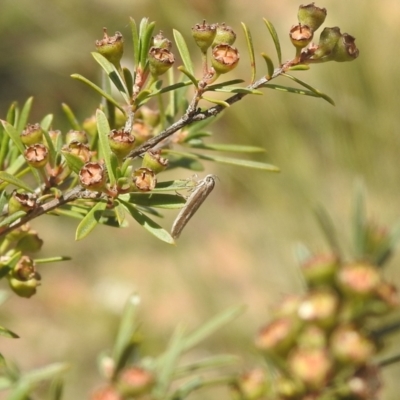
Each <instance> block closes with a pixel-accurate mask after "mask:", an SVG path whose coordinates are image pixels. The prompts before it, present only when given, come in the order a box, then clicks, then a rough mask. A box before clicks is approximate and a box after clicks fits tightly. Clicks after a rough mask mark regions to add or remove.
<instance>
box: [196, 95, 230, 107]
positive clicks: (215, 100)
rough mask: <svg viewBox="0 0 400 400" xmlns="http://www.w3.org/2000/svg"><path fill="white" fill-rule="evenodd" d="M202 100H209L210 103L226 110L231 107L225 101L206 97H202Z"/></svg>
mask: <svg viewBox="0 0 400 400" xmlns="http://www.w3.org/2000/svg"><path fill="white" fill-rule="evenodd" d="M201 98H202V100H207V101H208V102H210V103H212V104H217V105H218V106H221V107H224V108H228V107H230V104H229V103H227V102H226V101H224V100H218V99H212V98H210V97H206V96H201Z"/></svg>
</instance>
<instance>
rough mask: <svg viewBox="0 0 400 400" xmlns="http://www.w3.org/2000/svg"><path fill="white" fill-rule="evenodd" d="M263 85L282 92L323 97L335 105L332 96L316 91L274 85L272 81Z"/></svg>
mask: <svg viewBox="0 0 400 400" xmlns="http://www.w3.org/2000/svg"><path fill="white" fill-rule="evenodd" d="M261 87H263V88H267V89H275V90H279V91H282V92H288V93H294V94H301V95H304V96H311V97H318V98H323V99H324V100H326V101H327V102H328V103H330V104H332V105H335V103H334V101H333V100H332V99H331V98H330V97H328V96H326V95H323V96H321V94H317V93H315V92H314V91H309V90H304V89H298V88H293V87H289V86H281V85H273V84H272V83H271V84H270V83H268V84H265V85H262V86H261Z"/></svg>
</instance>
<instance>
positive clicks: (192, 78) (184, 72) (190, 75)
mask: <svg viewBox="0 0 400 400" xmlns="http://www.w3.org/2000/svg"><path fill="white" fill-rule="evenodd" d="M178 70H179V71H181V72H182V74H185V75H186V76H187V77H188V78H189V79H190V80H191V82H192V83H193V85H194V86H195V87H196V88H197V85H198V83H199V82H198V80H197V79H196V77H195V76H194V75H193V74H192V73H190V72H189V71H188V70H187V69H186V68H185V67H184V66H182V65H180V66H179V67H178Z"/></svg>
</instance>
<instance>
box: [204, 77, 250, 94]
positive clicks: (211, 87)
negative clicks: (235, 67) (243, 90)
mask: <svg viewBox="0 0 400 400" xmlns="http://www.w3.org/2000/svg"><path fill="white" fill-rule="evenodd" d="M243 82H244V80H243V79H232V80H230V81H225V82H220V83H215V84H214V85H209V86H207V87H206V91H214V90H216V89H222V88H224V87H226V86H231V85H236V84H238V83H243Z"/></svg>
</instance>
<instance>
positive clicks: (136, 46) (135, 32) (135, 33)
mask: <svg viewBox="0 0 400 400" xmlns="http://www.w3.org/2000/svg"><path fill="white" fill-rule="evenodd" d="M129 25H130V27H131V33H132V42H133V62H134V64H135V67H137V66H138V65H139V50H140V49H139V36H138V30H137V25H136V21H135V20H134V19H133V18H132V17H131V18H129Z"/></svg>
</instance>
